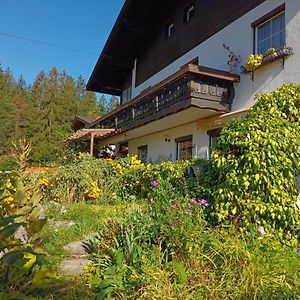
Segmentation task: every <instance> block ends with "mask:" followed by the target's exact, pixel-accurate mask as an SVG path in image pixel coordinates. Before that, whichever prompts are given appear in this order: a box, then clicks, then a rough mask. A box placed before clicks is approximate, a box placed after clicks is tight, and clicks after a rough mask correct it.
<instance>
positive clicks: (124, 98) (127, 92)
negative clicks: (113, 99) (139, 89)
mask: <svg viewBox="0 0 300 300" xmlns="http://www.w3.org/2000/svg"><path fill="white" fill-rule="evenodd" d="M131 99H132V86H131V85H129V86H128V87H127V88H126V89H124V90H123V91H122V95H121V104H124V103H127V102H129V101H130V100H131Z"/></svg>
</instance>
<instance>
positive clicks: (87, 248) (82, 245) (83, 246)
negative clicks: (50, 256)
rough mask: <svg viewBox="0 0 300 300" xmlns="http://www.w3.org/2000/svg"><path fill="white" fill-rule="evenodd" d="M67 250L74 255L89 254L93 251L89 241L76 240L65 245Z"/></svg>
mask: <svg viewBox="0 0 300 300" xmlns="http://www.w3.org/2000/svg"><path fill="white" fill-rule="evenodd" d="M64 249H65V250H66V251H69V252H70V253H71V254H72V256H81V257H82V256H87V254H89V253H91V245H90V244H89V243H88V242H87V241H76V242H72V243H69V244H67V245H66V246H64Z"/></svg>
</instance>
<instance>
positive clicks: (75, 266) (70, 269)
mask: <svg viewBox="0 0 300 300" xmlns="http://www.w3.org/2000/svg"><path fill="white" fill-rule="evenodd" d="M90 262H91V261H90V260H88V259H86V258H76V259H69V260H64V261H62V263H61V265H60V267H61V270H62V272H63V273H64V274H66V275H71V276H79V275H80V274H81V273H82V272H83V270H84V268H85V267H86V266H87V265H88V264H89V263H90Z"/></svg>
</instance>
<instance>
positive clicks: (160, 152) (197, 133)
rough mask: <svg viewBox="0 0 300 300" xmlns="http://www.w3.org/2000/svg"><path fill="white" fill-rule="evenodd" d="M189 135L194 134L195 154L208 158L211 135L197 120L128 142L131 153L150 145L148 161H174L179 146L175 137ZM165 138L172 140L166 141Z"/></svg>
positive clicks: (195, 155)
mask: <svg viewBox="0 0 300 300" xmlns="http://www.w3.org/2000/svg"><path fill="white" fill-rule="evenodd" d="M187 135H193V146H194V148H193V156H194V157H195V158H196V157H197V158H204V159H207V158H208V144H209V137H208V135H207V134H206V130H204V129H201V128H198V126H197V122H193V123H190V124H186V125H182V126H179V127H175V128H171V129H168V130H164V131H162V132H158V133H154V134H151V135H146V136H143V137H140V138H137V139H134V140H131V141H129V143H128V146H129V149H128V150H129V153H130V154H132V155H137V148H138V147H139V146H143V145H148V162H152V163H158V162H160V161H165V160H173V161H174V160H176V147H177V146H176V142H175V139H176V138H178V137H183V136H187ZM165 139H167V140H170V141H165Z"/></svg>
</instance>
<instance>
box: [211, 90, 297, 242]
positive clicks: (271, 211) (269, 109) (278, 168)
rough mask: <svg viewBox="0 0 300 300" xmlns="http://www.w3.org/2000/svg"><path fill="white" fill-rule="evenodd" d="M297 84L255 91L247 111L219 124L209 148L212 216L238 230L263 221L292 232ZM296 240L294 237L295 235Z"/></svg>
mask: <svg viewBox="0 0 300 300" xmlns="http://www.w3.org/2000/svg"><path fill="white" fill-rule="evenodd" d="M299 108H300V86H299V85H293V84H286V85H284V86H282V87H281V88H279V89H278V90H276V91H274V92H272V93H266V94H263V95H260V96H257V103H256V104H255V105H254V106H253V107H252V108H251V109H250V110H249V112H248V114H247V115H246V116H245V117H242V118H239V119H235V120H233V121H232V122H230V123H229V124H227V126H225V128H224V129H223V130H222V133H221V136H220V138H219V140H218V143H217V146H216V148H215V149H214V151H213V153H212V158H213V173H214V174H213V175H214V177H213V178H214V179H215V181H214V183H213V184H214V185H215V186H217V188H215V189H214V191H213V192H212V196H213V201H214V204H213V205H214V208H215V218H216V220H217V221H218V222H222V223H224V222H225V223H234V224H236V225H237V226H238V227H240V228H241V231H245V230H249V229H250V228H253V227H261V228H263V231H265V230H266V231H267V232H268V231H269V232H271V231H273V230H274V229H276V231H277V232H279V236H280V237H282V238H283V237H285V238H286V237H290V238H291V237H292V235H293V233H294V232H295V230H296V228H297V226H298V228H299V219H298V211H297V206H296V199H297V188H296V180H295V176H296V175H297V173H298V166H299V157H300V130H299V128H300V111H299ZM294 242H296V241H294Z"/></svg>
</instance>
